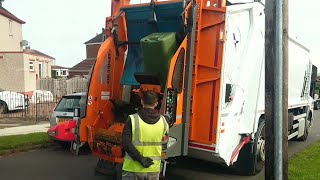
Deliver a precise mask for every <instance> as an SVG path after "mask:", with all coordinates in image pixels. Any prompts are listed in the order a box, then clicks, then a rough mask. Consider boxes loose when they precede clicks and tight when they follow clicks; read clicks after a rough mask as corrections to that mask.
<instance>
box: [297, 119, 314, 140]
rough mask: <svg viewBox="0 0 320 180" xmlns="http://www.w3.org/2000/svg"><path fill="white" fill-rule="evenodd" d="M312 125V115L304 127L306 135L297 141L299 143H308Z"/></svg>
mask: <svg viewBox="0 0 320 180" xmlns="http://www.w3.org/2000/svg"><path fill="white" fill-rule="evenodd" d="M310 124H311V115H310V114H309V115H308V119H307V120H306V124H305V126H304V134H303V136H301V137H299V138H298V139H297V140H298V141H306V140H307V139H308V135H309V126H310Z"/></svg>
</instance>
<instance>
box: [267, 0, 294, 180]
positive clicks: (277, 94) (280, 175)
mask: <svg viewBox="0 0 320 180" xmlns="http://www.w3.org/2000/svg"><path fill="white" fill-rule="evenodd" d="M265 5H266V8H265V16H266V17H265V25H266V26H265V28H266V29H265V77H266V78H265V118H266V128H265V130H266V131H265V135H266V166H265V167H266V168H265V179H266V180H287V179H288V151H287V150H288V0H267V1H266V4H265Z"/></svg>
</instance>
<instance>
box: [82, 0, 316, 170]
mask: <svg viewBox="0 0 320 180" xmlns="http://www.w3.org/2000/svg"><path fill="white" fill-rule="evenodd" d="M112 2H113V4H112V7H113V8H112V9H113V12H112V18H107V25H106V26H107V27H106V29H107V32H106V33H107V35H108V36H107V37H108V38H107V39H106V41H105V42H104V43H103V44H102V45H101V48H100V50H99V53H98V57H97V61H96V63H95V65H94V68H93V71H92V75H91V77H90V83H89V91H88V97H87V101H88V102H87V108H86V114H85V117H83V118H82V119H81V120H80V121H78V123H79V126H80V140H81V141H82V142H88V143H89V145H90V148H91V150H92V154H93V155H94V156H96V157H98V158H99V159H100V161H99V163H98V167H97V169H103V167H108V168H109V171H110V170H111V171H112V170H115V171H116V169H117V168H116V167H118V166H119V165H120V166H121V163H122V162H123V154H124V153H123V149H122V146H121V137H122V131H123V127H124V123H125V121H126V118H127V116H128V114H132V113H136V112H137V110H138V109H139V108H141V104H140V99H141V93H142V92H145V91H148V90H153V91H155V92H157V93H158V95H159V98H160V100H159V107H158V108H157V109H158V110H159V112H160V113H162V114H166V115H168V116H170V117H171V118H170V122H169V124H170V133H169V137H168V138H167V139H168V144H167V145H166V146H164V147H163V149H164V154H163V156H162V158H163V160H162V164H163V166H162V167H163V168H162V172H163V174H164V172H165V170H166V167H167V166H166V164H167V162H168V161H170V159H173V158H174V157H179V156H190V157H193V158H197V159H202V160H206V161H211V162H216V163H220V164H224V165H226V166H230V167H234V169H236V170H237V171H238V172H241V173H243V174H250V175H252V174H257V173H259V172H260V171H261V170H262V169H263V167H264V161H265V118H264V117H265V116H264V113H265V109H264V108H265V102H264V101H265V68H264V64H265V61H267V60H268V59H265V53H264V50H265V48H264V45H265V36H264V32H265V29H264V24H265V16H264V9H265V7H264V5H263V3H261V2H257V1H253V0H252V1H248V0H237V1H225V0H223V1H200V0H196V1H165V2H153V1H152V3H151V4H150V3H145V4H139V5H130V4H128V3H129V1H123V0H120V1H119V0H114V1H112ZM232 2H236V3H234V4H233V3H232ZM155 17H156V18H155ZM113 25H115V26H114V27H113ZM111 30H112V32H111ZM168 32H170V33H168ZM127 49H128V54H127V56H126V58H125V55H124V53H125V51H126V50H127ZM312 67H313V65H312V63H311V61H310V55H309V50H308V49H307V48H306V47H304V46H303V45H302V44H300V43H298V42H297V41H296V40H294V39H290V40H289V67H288V68H289V75H288V76H289V79H288V89H289V92H288V104H289V109H288V113H289V123H288V130H289V131H288V134H289V137H288V139H299V140H306V139H307V137H308V130H309V128H310V126H311V124H312V121H313V105H312V103H313V98H312V96H313V95H312V93H311V91H310V89H311V88H310V86H311V83H312V79H311V74H312V73H313V72H312V69H313V68H312ZM313 83H314V82H313ZM104 163H105V164H108V165H101V164H104Z"/></svg>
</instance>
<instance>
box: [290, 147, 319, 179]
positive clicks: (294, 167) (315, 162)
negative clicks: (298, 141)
mask: <svg viewBox="0 0 320 180" xmlns="http://www.w3.org/2000/svg"><path fill="white" fill-rule="evenodd" d="M319 154H320V141H319V142H317V143H315V144H313V145H311V146H309V147H308V148H306V149H305V150H304V151H302V152H300V153H298V154H297V155H295V156H294V157H292V158H291V159H290V161H289V179H290V180H304V179H305V180H312V179H319V177H320V171H319V168H320V156H319Z"/></svg>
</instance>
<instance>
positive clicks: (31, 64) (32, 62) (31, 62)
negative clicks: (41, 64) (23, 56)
mask: <svg viewBox="0 0 320 180" xmlns="http://www.w3.org/2000/svg"><path fill="white" fill-rule="evenodd" d="M31 67H32V68H31ZM29 70H30V71H32V72H34V61H31V60H29Z"/></svg>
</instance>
